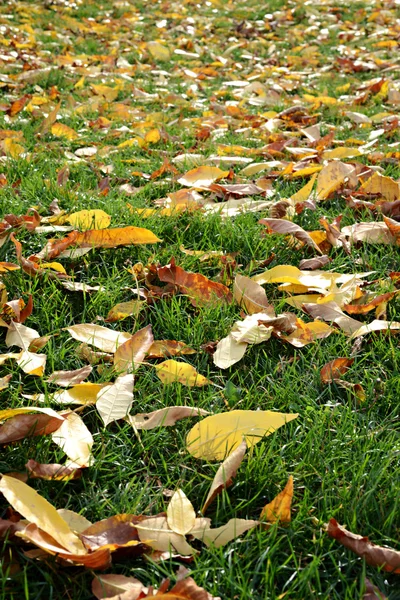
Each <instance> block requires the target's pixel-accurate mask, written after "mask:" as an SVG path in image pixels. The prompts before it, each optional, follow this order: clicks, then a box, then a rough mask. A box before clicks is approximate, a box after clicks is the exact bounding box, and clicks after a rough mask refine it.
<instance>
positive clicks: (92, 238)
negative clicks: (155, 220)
mask: <svg viewBox="0 0 400 600" xmlns="http://www.w3.org/2000/svg"><path fill="white" fill-rule="evenodd" d="M156 242H161V240H160V239H159V238H158V237H157V236H156V235H154V233H153V232H152V231H150V230H149V229H145V228H144V227H132V226H129V227H115V228H113V229H104V230H102V231H101V230H98V229H90V230H88V231H85V232H83V233H78V235H77V237H76V239H75V241H74V244H77V245H78V246H80V247H81V248H115V247H116V246H130V245H132V244H155V243H156Z"/></svg>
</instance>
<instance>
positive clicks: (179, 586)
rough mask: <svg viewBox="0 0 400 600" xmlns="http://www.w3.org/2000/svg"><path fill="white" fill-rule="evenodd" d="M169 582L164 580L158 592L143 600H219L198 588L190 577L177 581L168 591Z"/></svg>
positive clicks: (219, 599)
mask: <svg viewBox="0 0 400 600" xmlns="http://www.w3.org/2000/svg"><path fill="white" fill-rule="evenodd" d="M169 584H170V582H169V580H168V579H166V580H165V581H164V582H163V583H162V584H161V586H160V588H159V590H158V592H156V593H150V594H149V595H148V596H141V598H143V600H144V599H145V598H156V599H157V600H221V598H217V597H216V596H211V594H209V593H208V592H206V590H205V589H204V588H201V587H199V586H198V585H197V584H196V582H195V580H194V579H192V578H191V577H188V578H187V579H182V580H181V581H178V582H177V583H176V584H175V585H174V586H173V587H172V588H171V589H170V590H169V591H168V587H169Z"/></svg>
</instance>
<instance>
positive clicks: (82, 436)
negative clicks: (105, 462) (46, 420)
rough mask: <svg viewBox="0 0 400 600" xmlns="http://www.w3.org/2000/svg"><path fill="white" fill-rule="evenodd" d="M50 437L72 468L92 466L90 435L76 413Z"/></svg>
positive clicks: (67, 417)
mask: <svg viewBox="0 0 400 600" xmlns="http://www.w3.org/2000/svg"><path fill="white" fill-rule="evenodd" d="M51 437H52V440H53V442H54V443H55V444H57V446H60V448H61V449H62V450H63V451H64V452H65V454H66V455H67V456H68V458H70V459H71V461H72V462H73V463H74V464H73V465H72V466H75V465H78V466H79V467H89V466H91V465H92V464H93V456H92V446H93V438H92V434H91V433H90V431H89V429H88V428H87V427H86V425H85V424H84V422H83V421H82V419H81V418H80V416H79V415H77V414H76V413H74V412H71V413H69V414H68V415H67V416H66V418H65V420H64V422H63V423H62V425H61V427H59V428H58V429H57V430H56V431H54V433H52V434H51ZM68 466H71V465H68ZM53 537H54V536H53Z"/></svg>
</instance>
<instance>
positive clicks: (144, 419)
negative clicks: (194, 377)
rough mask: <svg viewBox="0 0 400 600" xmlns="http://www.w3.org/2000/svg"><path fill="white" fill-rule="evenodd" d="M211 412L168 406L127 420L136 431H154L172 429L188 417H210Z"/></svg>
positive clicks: (129, 417) (129, 416)
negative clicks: (164, 428) (163, 428)
mask: <svg viewBox="0 0 400 600" xmlns="http://www.w3.org/2000/svg"><path fill="white" fill-rule="evenodd" d="M208 414H209V412H208V411H206V410H203V409H202V408H192V407H190V406H167V407H166V408H160V409H159V410H153V412H149V413H139V414H137V415H134V416H132V415H128V416H127V417H126V418H125V420H126V421H128V422H129V423H130V424H131V425H132V426H133V427H134V428H135V429H146V430H149V429H154V428H155V427H161V426H162V427H171V426H172V425H175V423H176V422H177V421H180V420H181V419H186V418H188V417H199V416H204V415H208Z"/></svg>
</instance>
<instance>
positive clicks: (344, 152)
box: [322, 146, 362, 160]
mask: <svg viewBox="0 0 400 600" xmlns="http://www.w3.org/2000/svg"><path fill="white" fill-rule="evenodd" d="M361 154H362V152H360V150H359V149H358V148H345V147H344V146H342V147H341V148H334V149H333V150H325V152H324V153H323V155H322V158H323V159H324V160H327V159H328V160H332V159H334V158H351V157H352V156H360V155H361Z"/></svg>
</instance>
